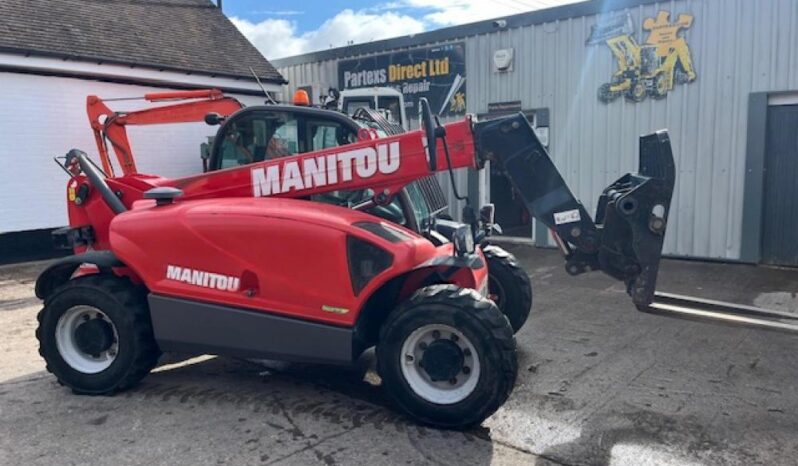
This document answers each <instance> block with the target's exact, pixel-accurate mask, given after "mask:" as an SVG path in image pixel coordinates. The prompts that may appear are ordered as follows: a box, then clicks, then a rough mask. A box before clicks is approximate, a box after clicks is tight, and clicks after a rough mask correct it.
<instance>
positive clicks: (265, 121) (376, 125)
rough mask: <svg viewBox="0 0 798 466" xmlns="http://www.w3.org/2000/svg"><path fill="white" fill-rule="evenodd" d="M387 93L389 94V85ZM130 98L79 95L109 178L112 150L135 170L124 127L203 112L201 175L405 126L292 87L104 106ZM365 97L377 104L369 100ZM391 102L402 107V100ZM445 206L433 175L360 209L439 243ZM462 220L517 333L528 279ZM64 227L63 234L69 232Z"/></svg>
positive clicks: (525, 310)
mask: <svg viewBox="0 0 798 466" xmlns="http://www.w3.org/2000/svg"><path fill="white" fill-rule="evenodd" d="M389 91H390V92H394V93H395V92H396V91H394V90H393V89H390V90H389ZM373 92H376V91H373ZM385 92H388V90H386V91H385ZM134 99H137V98H123V99H105V100H104V99H101V98H99V97H97V96H89V97H88V98H87V99H86V110H87V114H88V117H89V122H90V124H91V128H92V130H93V132H94V138H95V141H96V143H97V150H98V153H99V155H100V160H101V161H102V167H103V171H104V172H105V173H107V174H111V177H113V174H114V164H113V161H112V159H111V154H112V153H113V154H115V155H116V162H117V165H118V167H119V169H120V170H121V172H122V174H121V176H133V175H140V174H139V173H138V169H137V167H136V163H135V157H134V156H133V150H132V148H131V144H130V142H129V140H128V136H127V127H128V126H141V125H162V124H168V123H186V122H193V121H196V122H199V121H203V120H205V117H206V116H207V117H209V118H210V120H209V121H210V122H211V123H212V124H215V125H216V124H220V123H222V122H224V124H223V125H221V128H220V129H219V131H218V132H217V134H216V136H215V138H214V139H213V142H214V144H213V145H212V146H210V147H207V146H206V148H205V150H203V160H202V165H203V171H204V172H207V171H216V170H221V169H222V168H229V167H231V166H239V165H246V164H249V163H253V162H255V161H261V160H263V159H265V158H266V157H267V156H268V157H269V158H275V157H284V156H287V155H291V154H293V153H296V152H311V151H314V150H319V149H326V148H329V147H334V146H337V145H346V144H351V143H352V142H355V141H357V139H358V134H359V133H360V132H361V131H362V130H367V131H378V134H379V135H381V136H386V135H389V134H399V133H402V132H404V131H405V129H404V128H403V127H402V126H401V125H400V124H398V123H393V122H390V121H388V120H387V119H386V118H385V117H384V116H383V115H382V113H380V112H378V111H372V110H369V109H368V108H362V109H360V110H358V111H357V112H354V114H355V117H354V118H349V117H347V116H345V115H343V114H341V113H340V112H337V111H329V110H323V109H318V108H310V107H309V105H308V104H309V99H308V96H307V94H306V93H305V91H298V93H297V96H295V99H294V105H290V106H289V105H269V106H259V107H256V108H254V109H252V110H249V111H246V112H239V110H242V109H243V108H244V106H243V105H242V104H241V103H240V102H238V101H237V100H235V99H233V98H231V97H227V96H225V95H224V94H222V92H221V91H219V90H215V89H208V90H199V91H173V92H158V93H151V94H146V95H145V96H143V98H142V99H143V100H146V101H149V102H153V103H162V102H166V103H167V105H162V106H158V107H154V108H145V109H143V110H135V111H132V112H125V111H113V110H111V109H110V108H109V107H108V105H107V104H106V102H109V101H113V102H118V101H119V100H134ZM371 100H372V101H373V102H372V103H377V101H375V99H374V98H371ZM398 102H399V103H400V104H401V102H402V100H401V99H399V100H398ZM344 104H345V103H344ZM345 107H346V105H344V108H345ZM109 146H110V147H109ZM112 151H113V152H112ZM226 195H228V196H230V195H240V196H243V197H249V196H251V195H252V193H251V192H250V190H239V191H238V192H228V193H226ZM372 195H373V190H372V192H369V191H368V190H357V191H352V192H336V193H325V194H322V195H319V196H315V197H314V200H317V201H322V202H328V203H333V204H336V205H342V206H348V207H351V206H355V205H357V204H359V203H360V202H363V201H365V200H366V199H369V198H371V196H372ZM458 197H459V196H458ZM136 198H140V196H139V197H136ZM132 199H135V198H130V197H128V198H122V202H123V203H125V205H126V207H128V208H129V207H130V202H132ZM447 207H448V204H447V202H446V195H445V194H444V193H443V190H442V189H441V187H440V184H439V183H438V181H437V180H436V178H435V177H434V176H429V177H425V178H421V179H419V180H417V181H414V182H412V183H410V184H408V185H407V186H405V187H404V189H402V191H401V192H400V193H398V194H397V195H396V196H395V197H394V199H393V201H392V202H391V203H390V204H389V205H384V206H383V205H375V206H373V207H370V208H368V209H367V211H368V212H369V213H371V214H374V215H377V216H379V217H382V218H384V219H385V220H388V221H391V222H393V223H398V224H400V225H402V226H404V227H407V228H410V229H411V230H413V231H415V232H417V233H419V234H423V235H427V236H428V237H429V238H430V239H431V240H432V241H433V242H434V243H435V244H436V245H440V244H441V243H442V242H445V241H448V240H449V239H451V235H452V233H453V232H454V231H455V230H456V229H457V228H458V227H460V226H461V225H462V224H460V223H457V222H454V221H452V220H451V218H450V217H449V218H446V216H445V214H444V212H443V211H445V210H446V209H447ZM484 209H485V211H483V213H482V216H483V217H485V218H490V217H491V214H490V212H492V209H493V207H492V206H487V207H484ZM465 218H466V219H467V221H468V223H469V224H472V225H473V226H474V232H475V233H476V234H477V238H478V239H479V241H478V243H479V248H480V250H481V251H482V253H483V254H484V256H485V260H486V262H487V265H488V270H489V273H488V294H489V297H490V298H491V300H493V301H494V302H495V303H496V305H497V306H498V307H499V309H500V310H501V311H502V313H503V314H504V315H506V316H507V318H508V319H509V320H510V324H511V325H512V327H513V331H514V332H517V331H518V330H519V329H520V328H521V327H522V326H523V325H524V323H525V322H526V320H527V318H528V317H529V313H530V310H531V308H532V285H531V283H530V280H529V276H528V275H527V274H526V272H525V271H524V270H523V268H522V267H521V266H520V264H519V263H518V261H517V260H516V259H515V257H514V256H513V255H512V254H511V253H509V252H508V251H506V250H504V249H503V248H501V247H500V246H498V245H496V244H491V243H490V240H489V236H490V235H491V234H492V233H493V232H494V231H500V229H501V228H500V226H498V225H496V224H493V223H492V222H481V223H480V222H479V219H478V218H477V217H476V215H475V214H474V212H473V211H472V210H471V209H470V208H468V209H466V212H465ZM63 232H64V233H65V234H66V233H68V232H69V229H68V228H67V229H65V230H63ZM441 235H442V237H441Z"/></svg>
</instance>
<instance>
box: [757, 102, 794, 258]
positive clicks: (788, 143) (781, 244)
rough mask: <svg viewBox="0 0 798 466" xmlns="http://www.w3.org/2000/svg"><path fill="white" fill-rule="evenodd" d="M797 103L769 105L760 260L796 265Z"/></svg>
mask: <svg viewBox="0 0 798 466" xmlns="http://www.w3.org/2000/svg"><path fill="white" fill-rule="evenodd" d="M796 180H798V105H775V106H770V107H768V111H767V135H766V139H765V177H764V199H763V209H762V262H764V263H766V264H772V265H785V266H798V242H796V241H795V237H796V234H798V183H796Z"/></svg>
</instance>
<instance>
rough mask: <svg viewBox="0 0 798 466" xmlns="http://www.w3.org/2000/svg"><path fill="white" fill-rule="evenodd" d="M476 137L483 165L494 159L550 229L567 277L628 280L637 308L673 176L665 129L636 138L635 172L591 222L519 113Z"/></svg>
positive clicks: (654, 267) (647, 299) (650, 282)
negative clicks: (596, 273) (591, 273)
mask: <svg viewBox="0 0 798 466" xmlns="http://www.w3.org/2000/svg"><path fill="white" fill-rule="evenodd" d="M474 139H475V145H476V149H477V152H478V153H479V154H480V156H481V158H482V160H481V163H484V161H485V160H490V161H491V162H492V163H494V164H498V166H499V167H500V168H501V169H502V170H503V171H504V173H505V174H506V176H507V177H508V179H509V180H510V181H511V183H512V184H513V186H514V187H515V189H516V190H517V191H518V192H519V193H521V196H522V198H523V199H524V202H525V204H526V207H527V209H528V210H529V212H530V213H531V214H532V215H534V216H535V218H537V219H538V220H539V221H541V222H543V223H544V224H545V225H546V226H548V227H549V228H550V229H551V231H552V234H553V235H554V237H555V240H556V241H557V242H558V244H559V245H560V248H561V250H562V251H563V253H564V254H565V258H566V271H567V272H568V273H569V274H571V275H578V274H581V273H584V272H586V271H588V270H603V271H604V272H605V273H607V274H608V275H610V276H612V277H614V278H616V279H618V280H623V281H624V282H625V283H626V285H627V291H628V293H629V294H630V296H631V297H632V300H633V301H634V303H635V304H636V305H637V306H638V307H644V306H647V305H648V304H650V303H651V302H652V300H653V298H654V290H655V286H656V281H657V271H658V270H659V262H660V257H661V254H662V243H663V238H664V235H665V227H666V224H667V218H668V211H669V209H670V202H671V196H672V194H673V184H674V180H675V167H674V162H673V154H672V153H671V146H670V140H669V138H668V134H667V132H666V131H660V132H657V133H654V134H651V135H648V136H643V137H642V138H641V139H640V173H638V174H633V173H629V174H626V175H624V176H623V177H621V178H620V179H618V180H617V181H616V182H614V183H612V184H611V185H610V186H609V187H607V188H606V189H605V190H604V191H603V193H602V194H601V197H600V198H599V202H598V208H597V209H596V219H595V221H594V220H593V219H592V218H591V217H590V215H589V214H588V213H587V211H586V210H585V208H584V206H583V205H582V204H581V203H580V202H579V201H578V200H576V198H575V197H574V195H573V194H572V193H571V191H570V189H568V186H567V185H566V183H565V181H564V180H563V178H562V176H561V175H560V173H559V172H558V171H557V168H556V167H555V166H554V163H553V162H552V160H551V158H550V157H549V154H548V152H547V151H546V149H545V148H544V147H543V145H542V144H541V143H540V140H538V138H537V136H536V135H535V131H534V130H533V128H532V127H531V126H530V125H529V122H528V121H527V120H526V118H525V117H524V116H523V115H521V114H519V115H517V116H515V117H508V118H503V119H498V120H491V121H485V122H479V123H476V124H475V125H474Z"/></svg>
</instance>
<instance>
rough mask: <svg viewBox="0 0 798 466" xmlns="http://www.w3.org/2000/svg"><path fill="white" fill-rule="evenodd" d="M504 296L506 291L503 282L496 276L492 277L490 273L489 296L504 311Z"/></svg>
mask: <svg viewBox="0 0 798 466" xmlns="http://www.w3.org/2000/svg"><path fill="white" fill-rule="evenodd" d="M504 297H505V291H504V287H503V286H502V284H501V283H500V282H499V281H498V280H496V279H495V278H491V277H490V275H488V298H490V299H491V301H493V302H494V303H496V307H498V308H499V310H501V311H504V307H503V306H504Z"/></svg>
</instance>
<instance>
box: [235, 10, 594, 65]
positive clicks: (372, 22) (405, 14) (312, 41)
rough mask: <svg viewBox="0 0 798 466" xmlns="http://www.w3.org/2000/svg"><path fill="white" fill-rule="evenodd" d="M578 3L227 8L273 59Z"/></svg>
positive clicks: (261, 48)
mask: <svg viewBox="0 0 798 466" xmlns="http://www.w3.org/2000/svg"><path fill="white" fill-rule="evenodd" d="M576 1H579V0H347V1H346V2H341V1H335V0H328V1H320V0H310V1H307V0H306V1H299V0H293V1H287V0H274V1H269V0H224V11H225V14H226V15H227V16H228V17H229V18H230V19H231V20H232V21H233V23H235V24H236V26H238V28H239V29H240V30H241V31H242V32H243V33H244V35H246V36H247V37H248V38H249V40H250V41H252V43H253V44H255V46H256V47H258V49H259V50H260V51H261V52H262V53H263V54H264V56H266V58H269V59H274V58H282V57H286V56H291V55H298V54H301V53H306V52H311V51H314V50H322V49H327V48H330V47H341V46H345V45H347V44H348V43H362V42H368V41H371V40H379V39H387V38H389V37H398V36H403V35H407V34H415V33H419V32H423V31H429V30H433V29H439V28H442V27H447V26H454V25H458V24H465V23H470V22H474V21H481V20H484V19H490V18H497V17H502V16H509V15H513V14H518V13H523V12H525V11H531V10H537V9H542V8H550V7H553V6H558V5H562V4H565V3H574V2H576Z"/></svg>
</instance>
